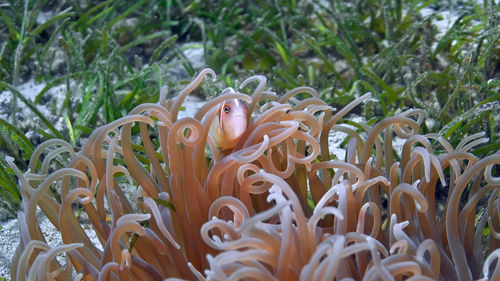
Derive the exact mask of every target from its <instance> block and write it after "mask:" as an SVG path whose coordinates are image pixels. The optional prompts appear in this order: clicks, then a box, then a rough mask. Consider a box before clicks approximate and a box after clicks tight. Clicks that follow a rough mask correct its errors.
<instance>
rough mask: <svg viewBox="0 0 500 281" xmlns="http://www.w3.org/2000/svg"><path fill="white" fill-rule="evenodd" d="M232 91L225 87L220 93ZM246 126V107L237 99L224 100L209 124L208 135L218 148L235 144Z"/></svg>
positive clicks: (228, 147) (230, 146)
mask: <svg viewBox="0 0 500 281" xmlns="http://www.w3.org/2000/svg"><path fill="white" fill-rule="evenodd" d="M227 93H234V90H233V89H232V88H226V89H225V90H224V91H222V93H221V95H224V94H227ZM246 128H247V107H246V105H245V104H244V103H243V102H242V101H241V100H239V99H228V100H224V101H223V102H222V103H221V104H220V105H219V109H218V111H217V114H216V115H215V118H214V121H213V122H212V125H211V126H210V131H209V132H210V136H211V137H212V139H213V140H214V142H215V144H216V146H217V147H218V148H219V149H220V150H224V149H230V148H233V147H235V146H236V144H237V143H238V141H239V140H240V138H241V136H242V135H243V132H245V130H246Z"/></svg>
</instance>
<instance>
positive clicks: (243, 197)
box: [7, 69, 500, 280]
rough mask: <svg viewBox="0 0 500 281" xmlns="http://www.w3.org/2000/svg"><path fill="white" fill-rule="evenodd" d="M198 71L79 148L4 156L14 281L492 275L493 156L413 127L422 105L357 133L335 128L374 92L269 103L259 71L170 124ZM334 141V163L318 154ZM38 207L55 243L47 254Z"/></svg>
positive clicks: (46, 146)
mask: <svg viewBox="0 0 500 281" xmlns="http://www.w3.org/2000/svg"><path fill="white" fill-rule="evenodd" d="M207 75H211V76H213V77H214V76H215V73H214V72H213V71H212V70H210V69H204V70H202V71H201V72H200V73H199V74H198V76H197V77H196V78H195V79H194V80H193V81H192V82H191V83H190V84H189V85H188V86H187V87H186V88H185V89H183V90H182V91H181V92H180V93H179V94H177V95H176V96H175V97H174V98H173V99H170V100H166V96H167V89H166V88H165V87H164V88H162V89H161V92H160V101H159V102H158V103H146V104H142V105H139V106H138V107H136V108H135V109H134V110H132V111H131V112H130V114H129V115H128V116H125V117H123V118H121V119H118V120H116V121H114V122H111V123H109V124H107V125H104V126H102V127H99V128H98V129H96V130H95V131H94V132H93V133H92V135H91V136H90V137H89V138H88V139H87V140H86V141H85V142H84V145H83V147H82V148H81V149H80V150H79V151H77V152H75V151H74V148H73V147H71V146H70V145H69V144H68V143H66V142H64V141H62V140H48V141H46V142H45V143H43V144H41V145H40V146H39V147H38V148H37V149H36V150H35V152H34V153H33V156H32V158H31V160H30V163H29V169H28V171H26V172H25V173H22V172H21V171H19V170H18V169H17V167H16V166H15V165H14V163H13V162H12V160H11V159H7V160H8V162H9V163H10V165H11V167H12V169H13V170H14V171H15V172H16V174H17V176H18V178H19V181H18V182H19V188H20V191H21V194H22V197H23V201H22V212H19V214H18V221H19V228H20V233H21V241H20V244H19V247H18V251H16V254H15V256H14V257H13V260H12V263H13V266H12V270H11V278H12V280H26V279H27V280H52V279H56V280H70V279H75V280H164V279H167V278H172V279H187V280H333V279H334V278H336V280H361V279H362V280H472V279H479V278H481V280H499V278H500V266H499V259H500V249H499V245H500V233H498V232H497V231H498V230H499V229H500V197H499V191H500V189H499V188H500V178H498V177H495V176H493V175H492V167H494V165H498V164H500V154H498V153H497V154H494V155H491V156H488V157H485V158H483V159H478V158H477V157H476V156H474V155H473V154H472V153H471V152H470V150H471V148H472V147H474V146H476V145H478V144H481V143H483V142H485V141H487V140H486V139H485V138H484V137H483V134H476V135H472V136H469V137H466V138H465V139H463V141H462V142H461V143H459V144H458V145H457V146H456V147H455V148H453V147H452V145H451V144H450V143H449V142H448V141H447V140H446V139H445V138H444V137H442V136H441V135H438V134H426V135H422V134H420V133H419V129H420V125H421V124H422V122H423V118H424V112H423V111H422V110H418V109H410V110H408V111H405V112H402V113H399V114H397V115H395V116H392V117H388V118H385V119H383V120H382V121H380V122H378V123H376V124H374V125H373V126H369V125H365V124H359V126H358V128H357V129H353V128H352V127H348V126H343V125H341V124H338V122H339V121H340V120H341V118H342V117H343V116H345V115H346V114H347V113H348V112H349V111H351V110H352V108H353V107H355V106H357V105H359V104H360V103H362V102H363V101H365V100H367V99H368V98H369V97H370V94H365V95H363V96H360V97H358V98H357V99H355V100H354V101H353V102H351V103H350V104H349V105H347V106H346V107H344V108H342V109H341V110H339V111H338V112H335V111H334V109H333V108H331V107H330V106H329V105H328V104H327V103H325V102H324V101H322V100H321V99H319V98H318V93H317V92H316V91H315V90H314V89H312V88H309V87H299V88H296V89H293V90H290V91H289V92H287V93H285V94H284V95H282V96H278V95H276V94H274V93H272V92H268V91H266V90H265V89H266V78H265V77H263V76H258V75H257V76H253V77H250V78H248V79H247V80H245V81H244V82H243V83H242V84H241V86H240V89H244V88H248V87H250V86H251V85H252V84H256V85H257V86H256V87H255V88H254V90H253V93H252V94H251V95H246V94H243V93H239V92H231V93H228V94H226V95H223V96H219V97H217V98H215V99H213V100H210V101H208V102H207V103H206V104H205V105H204V106H203V107H201V109H200V110H199V111H198V112H197V113H196V114H195V115H194V116H193V117H186V118H182V119H178V118H177V117H178V112H179V110H180V108H181V105H182V104H183V102H184V100H185V98H186V96H187V95H189V94H190V93H191V92H192V91H193V90H194V89H195V88H196V87H197V86H198V85H199V84H200V83H201V82H202V81H203V79H204V77H205V76H207ZM254 82H256V83H254ZM241 91H243V90H241ZM229 98H235V99H240V100H242V101H244V102H246V103H247V105H248V106H247V119H248V127H247V129H246V130H245V132H244V133H243V135H242V136H241V139H240V140H239V142H238V143H237V144H236V146H235V147H234V148H232V149H230V150H224V151H222V150H221V149H219V148H217V147H215V146H214V145H210V144H211V142H210V136H209V128H210V126H211V124H212V121H213V119H214V117H215V115H216V114H217V112H216V111H217V107H218V106H219V104H220V103H221V102H222V101H223V100H225V99H229ZM335 131H341V132H344V133H346V135H347V136H346V142H345V143H346V146H345V148H346V149H345V157H344V159H336V158H335V156H333V153H331V152H330V147H329V143H328V141H329V136H330V135H331V133H332V132H335ZM395 137H397V138H399V139H403V140H404V146H403V148H402V150H401V152H398V151H397V150H396V149H395V148H394V147H393V143H394V140H393V138H395ZM67 158H69V159H70V161H69V162H68V163H67V164H62V163H64V159H67ZM124 179H126V180H124ZM129 185H134V186H136V195H135V196H134V195H130V194H129V193H126V192H124V191H123V189H124V188H125V187H126V186H129ZM437 194H447V197H446V198H444V199H443V198H438V197H437ZM484 198H487V202H486V203H484V201H485V200H482V201H481V199H484ZM37 206H38V207H39V208H40V209H41V210H42V211H43V213H44V214H45V215H46V216H47V218H48V219H49V220H50V222H51V223H52V224H53V225H54V227H55V228H57V229H58V230H59V232H60V234H61V238H62V242H63V243H62V244H61V245H57V246H54V247H51V246H49V245H48V243H47V242H48V241H47V240H46V237H45V236H44V233H42V231H41V230H40V228H39V226H38V224H37V217H36V210H37ZM84 217H85V218H88V221H89V223H88V224H82V223H81V220H82V219H83V218H84ZM87 228H89V229H90V230H91V231H93V232H95V234H96V236H97V238H98V240H99V242H100V244H101V245H95V244H94V243H93V242H92V241H91V239H90V238H89V236H88V233H89V229H87ZM61 253H65V254H66V255H67V258H68V262H67V263H66V264H62V263H61V261H60V260H58V259H56V258H55V257H56V256H57V255H58V254H61Z"/></svg>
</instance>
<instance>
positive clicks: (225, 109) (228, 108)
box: [224, 104, 231, 113]
mask: <svg viewBox="0 0 500 281" xmlns="http://www.w3.org/2000/svg"><path fill="white" fill-rule="evenodd" d="M230 110H231V108H230V107H229V105H227V104H226V105H224V112H225V113H229V111H230Z"/></svg>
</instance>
